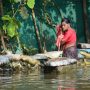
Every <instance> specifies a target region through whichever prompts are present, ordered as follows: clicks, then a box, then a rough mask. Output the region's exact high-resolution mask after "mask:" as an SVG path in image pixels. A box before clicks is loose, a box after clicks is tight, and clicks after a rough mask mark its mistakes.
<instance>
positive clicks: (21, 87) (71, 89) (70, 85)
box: [0, 67, 90, 90]
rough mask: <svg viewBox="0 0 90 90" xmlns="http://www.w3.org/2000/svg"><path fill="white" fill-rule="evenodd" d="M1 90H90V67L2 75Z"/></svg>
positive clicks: (0, 76) (0, 75) (0, 80)
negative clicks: (66, 70) (62, 71)
mask: <svg viewBox="0 0 90 90" xmlns="http://www.w3.org/2000/svg"><path fill="white" fill-rule="evenodd" d="M0 90H90V67H78V68H75V69H74V70H70V71H68V72H65V73H56V72H51V73H43V72H37V73H22V74H10V73H4V74H0Z"/></svg>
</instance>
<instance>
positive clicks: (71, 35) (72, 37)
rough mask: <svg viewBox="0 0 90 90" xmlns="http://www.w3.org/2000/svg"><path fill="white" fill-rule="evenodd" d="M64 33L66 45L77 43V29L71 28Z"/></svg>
mask: <svg viewBox="0 0 90 90" xmlns="http://www.w3.org/2000/svg"><path fill="white" fill-rule="evenodd" d="M63 34H64V37H63V39H62V41H64V42H65V44H66V45H67V44H72V43H76V32H75V30H73V29H69V30H67V31H65V32H64V33H63Z"/></svg>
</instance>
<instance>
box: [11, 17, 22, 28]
mask: <svg viewBox="0 0 90 90" xmlns="http://www.w3.org/2000/svg"><path fill="white" fill-rule="evenodd" d="M12 20H13V23H14V25H15V28H16V29H19V28H20V26H21V24H20V22H19V21H18V20H17V19H16V18H12Z"/></svg>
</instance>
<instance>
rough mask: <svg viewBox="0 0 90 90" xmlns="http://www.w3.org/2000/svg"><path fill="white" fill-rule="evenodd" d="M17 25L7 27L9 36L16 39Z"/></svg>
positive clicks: (11, 24)
mask: <svg viewBox="0 0 90 90" xmlns="http://www.w3.org/2000/svg"><path fill="white" fill-rule="evenodd" d="M15 30H16V28H15V25H14V23H13V22H12V23H9V24H8V26H7V33H8V36H10V37H14V36H15Z"/></svg>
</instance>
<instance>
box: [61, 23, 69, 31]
mask: <svg viewBox="0 0 90 90" xmlns="http://www.w3.org/2000/svg"><path fill="white" fill-rule="evenodd" d="M69 27H70V24H67V23H66V22H62V29H63V31H66V30H68V28H69Z"/></svg>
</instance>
